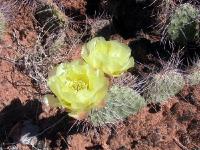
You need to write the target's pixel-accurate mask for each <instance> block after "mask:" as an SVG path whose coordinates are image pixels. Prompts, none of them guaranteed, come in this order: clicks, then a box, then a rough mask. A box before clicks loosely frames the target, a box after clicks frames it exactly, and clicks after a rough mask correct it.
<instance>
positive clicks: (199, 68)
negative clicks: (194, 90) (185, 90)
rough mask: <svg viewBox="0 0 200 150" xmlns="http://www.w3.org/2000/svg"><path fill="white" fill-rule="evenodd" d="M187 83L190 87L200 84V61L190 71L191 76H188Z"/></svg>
mask: <svg viewBox="0 0 200 150" xmlns="http://www.w3.org/2000/svg"><path fill="white" fill-rule="evenodd" d="M186 81H187V83H188V84H189V85H198V84H200V60H198V61H197V62H196V63H195V64H194V66H193V68H192V69H191V70H190V72H189V74H188V75H187V76H186Z"/></svg>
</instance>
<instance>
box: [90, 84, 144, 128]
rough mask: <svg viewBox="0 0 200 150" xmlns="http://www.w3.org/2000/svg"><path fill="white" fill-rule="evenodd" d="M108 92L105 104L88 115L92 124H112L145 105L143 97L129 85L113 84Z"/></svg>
mask: <svg viewBox="0 0 200 150" xmlns="http://www.w3.org/2000/svg"><path fill="white" fill-rule="evenodd" d="M108 93H109V94H108V98H107V105H106V106H105V107H104V108H102V109H100V110H93V111H92V112H91V113H90V115H89V122H91V124H92V125H93V126H102V125H105V124H107V123H111V124H114V123H116V122H118V121H120V120H124V119H125V118H127V117H128V116H129V115H131V114H134V113H136V112H138V111H139V110H140V109H141V108H142V107H144V106H145V105H146V102H145V100H144V98H143V97H142V96H140V94H139V93H138V92H136V91H135V90H133V89H131V88H129V87H119V86H116V85H114V86H112V87H111V88H110V90H109V92H108Z"/></svg>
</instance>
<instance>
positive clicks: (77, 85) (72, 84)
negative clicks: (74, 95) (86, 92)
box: [66, 80, 88, 92]
mask: <svg viewBox="0 0 200 150" xmlns="http://www.w3.org/2000/svg"><path fill="white" fill-rule="evenodd" d="M66 85H67V86H68V87H69V88H71V89H73V90H75V91H76V92H78V91H80V90H83V89H87V87H88V85H87V84H86V83H85V82H83V81H81V80H75V81H67V83H66Z"/></svg>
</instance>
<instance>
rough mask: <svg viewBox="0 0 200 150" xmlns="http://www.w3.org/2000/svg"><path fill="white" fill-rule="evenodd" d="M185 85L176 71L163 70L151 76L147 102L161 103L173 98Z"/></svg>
mask: <svg viewBox="0 0 200 150" xmlns="http://www.w3.org/2000/svg"><path fill="white" fill-rule="evenodd" d="M184 85H185V82H184V78H183V76H182V74H181V73H179V72H178V71H177V70H176V69H171V70H164V71H162V72H160V73H157V74H155V75H153V76H152V78H151V80H150V82H149V84H148V86H147V92H146V97H147V100H148V101H149V102H163V101H166V100H167V99H169V98H171V97H172V96H175V94H177V93H178V92H179V91H180V90H181V89H183V86H184Z"/></svg>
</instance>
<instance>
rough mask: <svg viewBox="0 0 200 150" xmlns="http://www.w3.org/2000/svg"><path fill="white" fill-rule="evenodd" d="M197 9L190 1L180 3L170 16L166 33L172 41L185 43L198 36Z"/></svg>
mask: <svg viewBox="0 0 200 150" xmlns="http://www.w3.org/2000/svg"><path fill="white" fill-rule="evenodd" d="M198 15H199V10H198V9H197V8H196V7H195V6H193V5H192V4H190V3H185V4H181V5H180V6H179V7H177V8H176V9H175V11H174V12H173V13H172V15H171V18H170V21H169V22H170V23H169V26H168V27H167V33H168V36H169V38H170V39H171V40H172V41H175V42H179V43H185V42H188V41H194V40H195V39H196V38H197V37H198V36H199V23H198Z"/></svg>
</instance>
